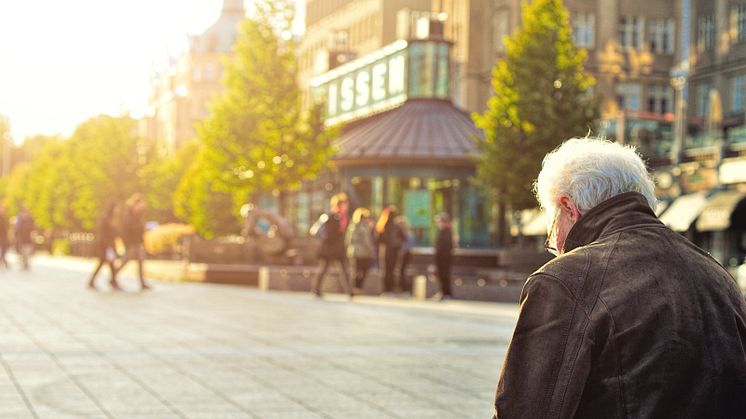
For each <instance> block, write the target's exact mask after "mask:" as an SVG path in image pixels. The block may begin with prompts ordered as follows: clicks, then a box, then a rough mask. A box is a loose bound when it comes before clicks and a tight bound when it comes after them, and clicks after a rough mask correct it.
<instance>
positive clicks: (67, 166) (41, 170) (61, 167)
mask: <svg viewBox="0 0 746 419" xmlns="http://www.w3.org/2000/svg"><path fill="white" fill-rule="evenodd" d="M76 169H77V168H76V165H75V164H73V162H72V159H71V157H70V150H69V147H68V143H66V142H63V141H61V140H60V141H55V142H47V143H45V144H44V145H43V147H42V148H41V150H39V152H38V155H37V156H36V157H35V158H34V159H33V160H32V161H31V162H30V163H29V170H28V175H27V182H26V185H25V189H24V201H25V202H26V206H27V207H28V209H29V211H31V214H32V215H33V216H34V220H35V222H36V224H37V225H38V226H39V227H41V228H43V229H46V230H55V229H66V230H79V229H81V228H82V223H81V221H80V219H78V218H77V217H76V216H75V214H74V212H73V211H72V207H71V205H70V203H71V202H73V201H74V200H75V198H76V194H75V192H76V189H77V188H76V185H74V184H73V177H72V176H70V175H71V174H72V173H74V172H75V171H76Z"/></svg>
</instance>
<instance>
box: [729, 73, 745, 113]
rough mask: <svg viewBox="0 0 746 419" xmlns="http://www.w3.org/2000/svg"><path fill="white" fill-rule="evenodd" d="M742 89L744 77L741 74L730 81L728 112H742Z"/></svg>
mask: <svg viewBox="0 0 746 419" xmlns="http://www.w3.org/2000/svg"><path fill="white" fill-rule="evenodd" d="M744 87H746V76H745V75H743V74H741V75H738V76H734V77H733V78H731V79H730V94H731V97H730V111H731V112H742V111H743V110H744V107H743V99H744Z"/></svg>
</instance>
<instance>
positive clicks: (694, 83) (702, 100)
mask: <svg viewBox="0 0 746 419" xmlns="http://www.w3.org/2000/svg"><path fill="white" fill-rule="evenodd" d="M689 6H690V13H689V15H688V17H689V19H688V27H689V28H690V31H691V33H690V34H689V36H688V39H689V40H690V42H689V51H688V60H687V63H688V66H687V67H688V83H687V85H686V88H687V90H688V95H687V112H686V118H685V119H684V118H682V119H684V122H683V124H684V125H685V127H686V129H685V130H684V133H683V134H682V138H681V143H682V144H681V152H680V153H679V154H678V155H676V156H675V160H676V162H675V163H676V164H674V165H672V166H670V167H668V168H661V170H659V173H658V175H659V177H660V175H661V174H662V175H664V176H663V177H664V178H665V180H666V182H665V183H666V184H670V185H671V187H670V188H668V190H673V191H674V194H672V195H674V196H675V199H674V200H673V202H672V203H671V205H670V208H669V209H668V210H666V212H664V213H663V216H662V219H663V220H664V222H666V223H667V224H669V225H671V226H672V228H674V229H676V230H678V231H680V232H681V233H682V234H686V235H687V236H688V237H689V238H690V239H692V240H693V241H694V242H695V243H697V244H698V245H699V246H701V247H702V248H704V249H705V250H707V251H708V252H709V253H710V254H712V256H713V257H714V258H715V259H717V260H718V261H719V262H721V263H722V264H723V265H725V266H726V267H728V268H729V269H731V270H735V266H737V265H738V264H741V263H743V262H744V258H746V123H744V112H745V111H746V109H745V108H744V95H746V83H745V80H746V2H744V1H729V0H706V1H705V0H689ZM669 196H671V194H669Z"/></svg>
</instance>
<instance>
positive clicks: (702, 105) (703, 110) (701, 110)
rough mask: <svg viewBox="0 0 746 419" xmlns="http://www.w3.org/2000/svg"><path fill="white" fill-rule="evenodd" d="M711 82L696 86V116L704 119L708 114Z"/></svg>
mask: <svg viewBox="0 0 746 419" xmlns="http://www.w3.org/2000/svg"><path fill="white" fill-rule="evenodd" d="M711 89H712V83H711V82H704V83H702V84H700V85H699V86H697V116H701V117H706V116H707V115H708V114H709V113H710V90H711Z"/></svg>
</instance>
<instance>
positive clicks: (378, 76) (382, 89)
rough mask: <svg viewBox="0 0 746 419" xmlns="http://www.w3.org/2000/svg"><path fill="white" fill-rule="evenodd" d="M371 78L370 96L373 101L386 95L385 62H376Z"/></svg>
mask: <svg viewBox="0 0 746 419" xmlns="http://www.w3.org/2000/svg"><path fill="white" fill-rule="evenodd" d="M372 73H373V80H371V89H370V91H371V96H372V97H373V101H374V102H375V101H379V100H381V99H384V98H385V97H386V63H378V64H376V65H374V66H373V71H372Z"/></svg>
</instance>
